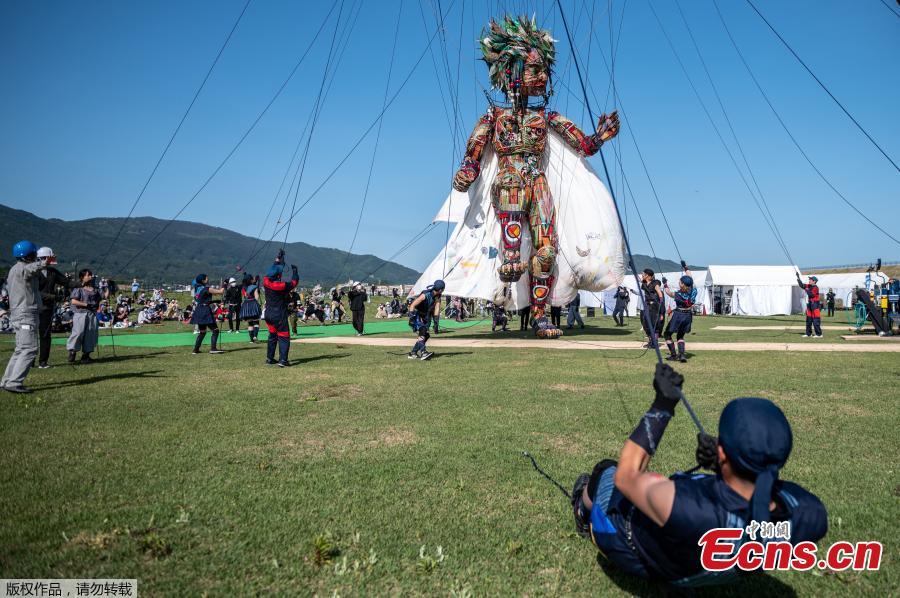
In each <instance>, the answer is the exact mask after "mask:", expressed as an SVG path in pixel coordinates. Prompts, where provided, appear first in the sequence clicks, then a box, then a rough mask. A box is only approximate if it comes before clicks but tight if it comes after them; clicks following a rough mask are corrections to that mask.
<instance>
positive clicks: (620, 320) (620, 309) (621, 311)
mask: <svg viewBox="0 0 900 598" xmlns="http://www.w3.org/2000/svg"><path fill="white" fill-rule="evenodd" d="M615 297H616V307H615V309H613V313H612V317H613V321H615V323H616V326H624V325H625V313H626V312H627V311H628V302H629V301H630V300H631V297H630V296H629V294H628V288H627V287H618V288H617V289H616V295H615Z"/></svg>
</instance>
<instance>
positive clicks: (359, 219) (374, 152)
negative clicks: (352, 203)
mask: <svg viewBox="0 0 900 598" xmlns="http://www.w3.org/2000/svg"><path fill="white" fill-rule="evenodd" d="M402 15H403V0H400V6H399V8H398V9H397V23H396V25H395V26H394V39H393V44H392V46H391V59H390V64H389V65H388V73H387V81H385V83H384V98H383V99H382V101H381V108H382V110H383V109H384V108H385V105H386V104H387V100H388V93H389V92H390V87H391V75H392V74H393V72H394V58H395V57H396V54H397V42H398V41H399V39H400V17H401V16H402ZM383 124H384V119H381V120H379V121H378V130H377V131H376V132H375V144H374V146H373V147H372V160H371V161H370V162H369V173H368V175H367V176H366V187H365V190H364V191H363V197H362V202H361V204H360V206H359V216H358V217H357V218H356V229H355V230H354V231H353V238H352V239H351V240H350V247H349V248H348V249H347V254H346V255H345V256H344V262H343V263H342V264H341V269H340V270H339V271H338V275H337V279H336V282H335V284H339V283H340V281H341V278H342V277H343V276H344V269H345V268H346V267H347V262H348V261H349V260H350V254H351V253H352V252H353V247H354V246H355V245H356V238H357V236H358V235H359V227H360V224H362V219H363V212H364V211H365V209H366V200H367V199H368V197H369V187H370V185H371V184H372V173H373V172H374V171H375V158H376V157H377V156H378V143H379V141H380V140H381V127H382V125H383Z"/></svg>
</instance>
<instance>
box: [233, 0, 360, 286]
mask: <svg viewBox="0 0 900 598" xmlns="http://www.w3.org/2000/svg"><path fill="white" fill-rule="evenodd" d="M360 2H361V0H360ZM361 6H362V5H361V3H360V4H357V5H355V7H356V11H357V12H356V16H354V17H353V18H352V25H350V24H349V23H350V21H348V23H345V25H344V28H343V29H342V30H341V33H340V34H339V35H338V37H340V38H343V41H342V42H339V47H340V49H339V50H338V52H337V54H338V59H337V62H335V66H334V68H333V69H331V73H330V74H329V76H330V79H329V81H328V84H327V86H326V87H325V94H324V95H323V96H322V102H324V101H325V100H326V99H327V98H328V96H329V94H330V93H331V87H332V85H334V81H335V79H336V78H337V70H338V69H339V68H340V65H341V63H342V62H343V60H344V54H345V52H346V50H347V47H348V46H349V43H350V35H351V33H352V31H353V29H354V28H355V27H356V21H357V20H358V19H359V14H360V9H361ZM353 10H354V8H353V7H351V12H353ZM348 27H349V31H348ZM345 34H346V35H345ZM314 115H315V107H313V108H311V109H310V112H309V116H308V117H307V119H306V124H305V125H304V127H303V131H302V132H301V133H300V136H299V137H298V138H297V145H296V147H295V149H294V154H293V156H292V157H291V162H290V163H289V164H288V167H287V170H286V171H285V174H284V177H283V178H282V184H281V185H279V191H278V192H277V193H276V194H275V197H273V198H272V204H271V206H270V212H271V208H273V207H274V205H275V203H276V202H277V201H278V197H279V195H280V194H281V188H282V187H283V185H284V181H285V180H286V178H287V176H288V175H289V174H290V172H291V169H293V171H294V175H293V177H292V178H291V183H290V185H288V189H287V194H286V195H285V197H284V202H282V204H281V210H280V211H279V212H278V218H276V219H275V222H274V224H273V230H276V227H277V226H278V225H279V224H281V218H282V216H284V210H285V208H287V202H288V199H289V198H290V197H291V195H292V193H293V189H294V185H295V184H296V185H298V187H299V185H300V181H299V180H298V179H299V177H300V163H299V162H297V167H296V168H294V160H295V159H296V157H297V154H298V153H299V151H300V147H301V146H302V145H303V140H304V138H306V132H307V131H308V130H309V127H310V126H311V125H312V121H313V117H314ZM268 221H269V217H268V215H267V216H266V218H265V220H264V221H263V225H262V226H261V227H260V233H259V236H258V237H259V238H258V239H257V241H261V242H262V246H261V247H260V248H259V249H258V250H257V249H256V248H257V246H258V244H257V242H254V244H253V248H252V249H251V250H250V254H249V255H250V256H254V257H255V256H256V255H258V254H259V252H261V251H263V250H265V249H266V248H267V247H268V246H269V245H270V244H271V243H272V241H274V240H275V236H276V235H277V231H276V232H273V233H272V236H271V237H269V239H268V240H265V241H264V240H263V236H262V231H263V230H264V229H265V225H266V224H267V223H268ZM249 265H250V260H249V259H247V260H244V261H243V262H241V263H240V264H239V265H238V266H237V268H236V269H237V270H238V271H240V270H246V269H247V266H249Z"/></svg>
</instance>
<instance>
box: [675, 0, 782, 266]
mask: <svg viewBox="0 0 900 598" xmlns="http://www.w3.org/2000/svg"><path fill="white" fill-rule="evenodd" d="M675 8H677V9H678V14H679V15H680V16H681V21H682V22H683V23H684V27H685V29H687V32H688V36H689V37H690V39H691V44H692V45H693V46H694V51H695V52H696V53H697V57H698V58H699V59H700V64H701V65H702V66H703V72H704V73H706V80H707V81H708V82H709V86H710V87H711V88H712V90H713V95H714V96H715V98H716V102H717V103H718V104H719V108H720V109H721V110H722V115H723V116H724V117H725V122H726V124H727V125H728V129H729V130H730V131H731V136H732V138H733V139H734V144H735V145H736V146H737V149H738V152H739V153H740V155H741V159H742V160H743V162H744V166H746V167H747V172H748V173H749V174H750V180H752V181H753V185H754V187H755V188H756V193H757V194H758V195H759V199H760V200H761V201H762V205H763V207H764V208H765V211H766V213H767V214H768V215H769V219H770V220H771V221H772V226H773V232H774V233H775V234H776V237H777V240H778V243H779V244H780V245H781V249H782V250H783V251H784V254H785V255H786V256H787V258H788V263H790V264H796V262H795V261H794V258H793V257H791V253H790V251H788V248H787V243H786V242H785V240H784V236H783V235H782V234H781V230H780V229H779V228H778V221H777V220H776V219H775V216H774V215H773V214H772V211H771V209H770V208H769V202H767V201H766V196H765V195H764V194H763V191H762V188H760V186H759V182H758V181H757V179H756V174H755V173H754V172H753V169H752V168H751V167H750V162H749V161H748V160H747V155H746V154H745V153H744V148H743V146H742V145H741V142H740V139H738V136H737V133H736V132H735V130H734V126H733V125H732V123H731V118H730V117H729V116H728V111H727V110H725V103H724V102H723V101H722V97H721V96H720V95H719V89H718V88H717V87H716V84H715V82H714V81H713V78H712V73H710V71H709V68H708V67H707V65H706V60H704V59H703V54H702V53H701V52H700V46H699V45H698V44H697V40H696V39H695V38H694V32H693V31H692V30H691V26H690V24H688V20H687V17H685V15H684V11H682V10H681V4H680V3H679V2H678V0H675Z"/></svg>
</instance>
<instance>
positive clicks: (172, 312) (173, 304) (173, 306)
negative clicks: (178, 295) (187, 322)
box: [163, 299, 178, 320]
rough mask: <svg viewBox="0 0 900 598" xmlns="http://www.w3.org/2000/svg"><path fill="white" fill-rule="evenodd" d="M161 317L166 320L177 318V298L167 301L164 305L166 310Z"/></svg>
mask: <svg viewBox="0 0 900 598" xmlns="http://www.w3.org/2000/svg"><path fill="white" fill-rule="evenodd" d="M163 318H165V319H166V320H177V319H178V299H173V300H171V301H169V303H168V304H167V305H166V311H165V312H164V314H163Z"/></svg>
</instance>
